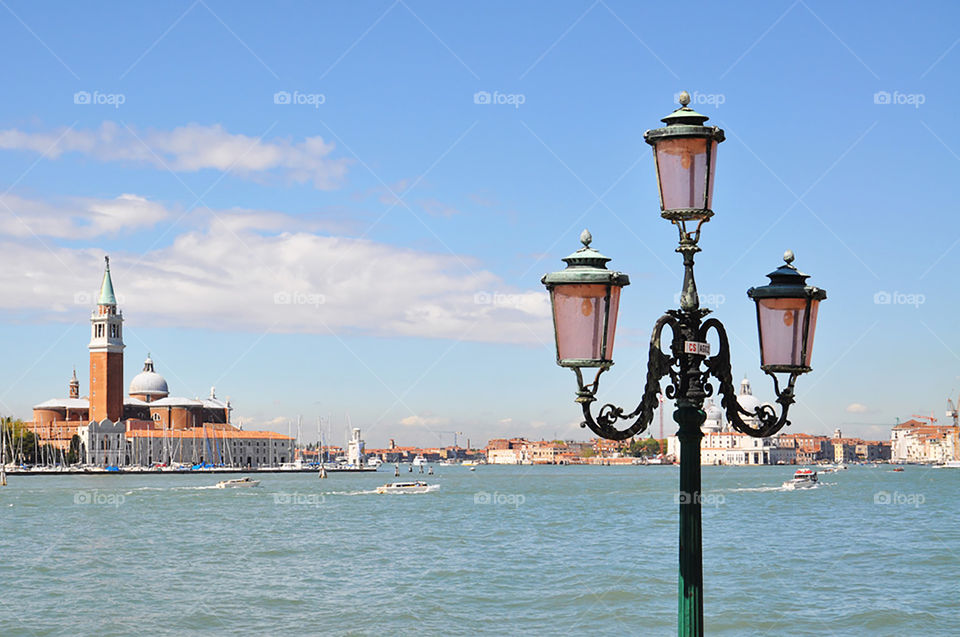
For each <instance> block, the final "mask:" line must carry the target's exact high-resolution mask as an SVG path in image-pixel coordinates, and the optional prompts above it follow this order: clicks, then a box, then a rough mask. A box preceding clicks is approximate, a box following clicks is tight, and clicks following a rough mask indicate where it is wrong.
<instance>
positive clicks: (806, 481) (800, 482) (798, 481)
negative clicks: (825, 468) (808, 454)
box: [783, 469, 817, 490]
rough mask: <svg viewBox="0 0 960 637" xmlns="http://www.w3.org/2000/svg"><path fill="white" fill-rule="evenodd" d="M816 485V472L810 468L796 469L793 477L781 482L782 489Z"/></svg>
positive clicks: (808, 487)
mask: <svg viewBox="0 0 960 637" xmlns="http://www.w3.org/2000/svg"><path fill="white" fill-rule="evenodd" d="M815 486H817V472H816V471H813V470H811V469H797V471H796V473H794V474H793V479H791V480H787V481H786V482H784V483H783V488H784V489H791V490H793V489H810V488H812V487H815Z"/></svg>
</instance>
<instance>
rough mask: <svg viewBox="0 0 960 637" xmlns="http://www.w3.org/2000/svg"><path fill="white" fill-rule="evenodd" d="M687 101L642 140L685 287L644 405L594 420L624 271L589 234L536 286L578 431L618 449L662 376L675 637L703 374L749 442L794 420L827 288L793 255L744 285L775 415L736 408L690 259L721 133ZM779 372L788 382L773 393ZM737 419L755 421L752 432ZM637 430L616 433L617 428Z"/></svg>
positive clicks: (693, 517)
mask: <svg viewBox="0 0 960 637" xmlns="http://www.w3.org/2000/svg"><path fill="white" fill-rule="evenodd" d="M689 103H690V96H689V95H688V94H687V93H686V91H684V92H683V93H681V94H680V108H678V109H676V110H675V111H674V112H673V113H671V114H670V115H668V116H666V117H665V118H663V120H662V121H663V122H664V123H665V124H666V126H664V127H662V128H658V129H656V130H651V131H647V133H646V134H645V135H644V138H645V140H646V142H647V143H648V144H650V145H651V146H653V153H654V159H655V161H656V168H657V180H658V185H659V190H660V210H661V213H660V215H661V216H662V217H663V218H664V219H667V220H668V221H670V222H671V223H672V224H673V225H675V226H676V227H677V229H678V231H679V233H680V240H679V245H678V247H677V248H676V251H677V252H679V253H680V254H681V255H682V256H683V267H684V276H683V289H682V290H681V294H680V308H679V309H677V310H668V311H667V312H666V314H664V315H663V316H661V317H660V318H659V319H658V320H657V322H656V324H655V325H654V329H653V334H652V336H651V338H650V350H649V355H648V363H647V378H646V385H645V387H644V390H643V395H642V397H641V399H640V404H639V405H637V408H636V409H634V410H633V411H631V412H629V413H625V410H624V409H623V408H621V407H617V406H615V405H612V404H605V405H603V406H602V407H601V408H600V409H599V411H598V412H597V415H596V416H594V415H593V411H592V403H594V402H595V401H596V395H597V391H598V389H599V385H600V376H601V375H602V374H603V373H604V372H605V371H607V370H608V369H609V368H610V366H611V365H613V341H614V334H615V331H616V320H617V311H618V307H619V302H620V291H621V289H622V288H623V286H625V285H628V284H629V278H628V277H627V275H626V274H623V273H621V272H615V271H611V270H608V269H607V268H606V265H607V263H608V262H609V261H610V259H609V258H608V257H605V256H603V255H602V254H600V253H599V252H597V251H596V250H594V249H593V248H591V247H590V243H591V242H592V240H593V238H592V237H591V235H590V233H589V232H588V231H586V230H584V231H583V233H582V234H581V236H580V240H581V242H582V243H583V247H582V248H581V249H580V250H578V251H577V252H575V253H573V254H571V255H570V256H568V257H566V258H565V259H563V260H564V261H565V262H566V263H567V267H566V269H564V270H561V271H559V272H553V273H550V274H547V275H546V276H544V277H543V283H544V285H546V287H547V290H548V291H549V292H550V300H551V305H552V308H553V322H554V331H555V335H556V345H557V363H558V364H559V365H561V366H563V367H569V368H572V369H573V371H574V373H575V374H576V377H577V398H576V402H578V403H580V406H581V408H582V410H583V418H584V420H583V423H582V426H586V427H589V428H590V429H591V430H592V431H593V432H594V433H595V434H597V435H598V436H600V437H602V438H607V439H610V440H625V439H627V438H630V437H632V436H635V435H637V434H639V433H642V432H643V431H644V430H645V429H646V428H647V426H648V425H649V424H650V422H651V421H652V419H653V413H654V410H655V409H656V407H657V406H658V404H659V394H660V393H661V387H660V383H661V379H663V378H664V377H669V382H668V384H667V387H666V389H665V391H664V392H663V393H664V394H665V395H666V397H667V398H669V399H672V400H674V401H675V403H676V410H675V411H674V413H673V419H674V420H675V421H676V422H677V425H678V426H679V430H678V432H677V437H678V439H679V441H680V494H679V505H680V569H679V580H678V588H679V590H678V609H677V632H678V634H679V635H680V636H681V637H699V636H702V635H703V555H702V545H701V525H700V439H701V438H702V437H703V433H702V432H701V429H700V426H701V425H702V424H703V421H704V419H705V414H704V411H703V401H704V399H705V398H707V397H709V396H711V395H713V391H714V390H713V386H712V385H711V384H710V380H711V377H712V379H713V380H714V381H715V382H716V384H717V391H718V393H719V394H720V397H721V403H720V404H721V407H722V408H723V411H724V412H725V415H726V417H727V419H728V420H729V422H730V424H731V425H732V426H733V427H734V429H736V430H737V431H739V432H742V433H745V434H748V435H750V436H754V437H766V436H771V435H773V434H775V433H777V432H778V431H780V430H781V429H782V428H783V427H785V426H786V425H789V424H790V422H789V421H788V420H787V412H788V411H789V408H790V405H791V404H793V402H794V385H795V383H796V380H797V378H798V377H799V376H800V375H801V374H805V373H807V372H809V371H810V370H811V368H810V357H811V352H812V348H813V336H814V331H815V328H816V321H817V309H818V307H819V304H820V301H822V300H823V299H825V298H826V296H827V294H826V291H825V290H823V289H820V288H817V287H813V286H809V285H807V284H806V279H807V275H806V274H803V273H801V272H799V271H798V270H797V269H796V267H794V265H793V260H794V255H793V253H792V252H791V251H789V250H788V251H787V252H786V253H785V254H784V264H783V265H781V266H780V267H779V268H777V269H776V270H775V271H773V272H771V273H770V274H768V275H767V276H768V277H769V279H770V283H769V284H767V285H764V286H761V287H755V288H750V290H748V291H747V295H748V296H749V297H750V298H751V299H753V300H754V301H755V302H756V308H757V327H758V330H759V337H760V364H761V367H760V368H761V369H762V370H763V371H764V372H765V373H766V374H768V375H769V376H770V377H771V378H772V379H773V386H774V391H775V392H776V395H777V403H778V404H779V405H780V414H779V415H777V413H776V410H775V408H774V407H773V406H772V405H770V404H763V405H760V406H759V407H757V408H756V409H755V410H754V411H753V412H750V411H747V410H745V409H744V408H742V407H741V406H740V403H739V402H738V401H737V397H736V392H735V389H734V386H733V376H732V372H731V369H730V350H729V342H728V340H727V334H726V330H725V329H724V327H723V324H722V323H721V322H720V321H718V320H717V319H715V318H706V316H707V315H708V314H709V313H710V310H707V309H702V308H701V307H700V301H699V298H698V297H697V285H696V281H695V279H694V274H693V265H694V255H695V254H696V253H697V252H699V251H700V248H699V247H698V246H697V243H698V242H699V239H700V230H701V228H702V227H703V224H704V223H706V222H707V221H709V220H710V218H711V217H712V216H713V210H712V209H711V206H712V198H713V182H714V175H715V172H716V153H717V145H718V144H719V143H720V142H722V141H723V140H724V134H723V131H722V130H721V129H719V128H717V127H715V126H705V125H704V123H705V122H706V121H707V119H708V118H707V117H706V116H704V115H701V114H700V113H697V112H696V111H694V110H693V109H692V108H690V107H689V106H688V104H689ZM665 327H669V328H670V331H671V333H672V338H671V340H670V348H669V353H665V352H664V351H663V350H662V348H661V335H662V333H663V329H664V328H665ZM711 331H713V332H714V333H715V336H716V339H717V341H718V344H719V347H718V351H717V352H715V353H713V355H712V356H711V351H710V349H711V348H710V345H709V344H708V342H707V338H708V335H709V334H710V332H711ZM584 368H595V369H596V374H595V375H594V377H593V380H592V381H589V382H585V381H584V372H583V369H584ZM777 374H782V375H785V376H786V384H785V385H784V386H783V387H782V388H781V381H780V378H779V377H778V376H777ZM744 416H746V417H748V418H749V419H751V420H753V421H755V423H756V424H753V423H748V422H746V421H745V420H744V418H743V417H744ZM621 420H623V421H633V422H631V423H630V424H629V425H628V426H626V427H625V428H622V429H621V428H618V427H617V426H616V425H617V423H618V422H619V421H621Z"/></svg>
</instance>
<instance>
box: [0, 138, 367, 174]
mask: <svg viewBox="0 0 960 637" xmlns="http://www.w3.org/2000/svg"><path fill="white" fill-rule="evenodd" d="M0 148H2V149H7V150H29V151H33V152H36V153H45V154H46V156H47V157H49V158H51V159H56V158H58V157H60V156H61V155H63V154H65V153H81V154H84V155H89V156H91V157H94V158H96V159H99V160H101V161H122V162H137V163H146V164H151V165H153V166H156V167H158V168H169V169H170V170H173V171H177V172H195V171H199V170H205V169H213V170H220V171H226V170H230V171H231V172H232V173H235V174H238V175H240V176H246V177H258V178H264V177H266V176H268V175H278V176H281V177H283V178H285V179H287V180H289V181H292V182H296V183H304V182H312V183H313V185H314V186H315V187H316V188H319V189H321V190H332V189H334V188H337V187H338V186H339V184H340V183H341V181H342V180H343V178H344V177H345V176H346V172H347V165H348V163H349V160H346V159H333V158H331V157H330V155H331V153H332V152H333V150H334V144H332V143H327V142H325V141H324V140H323V138H322V137H319V136H317V137H307V138H305V139H304V140H303V141H300V142H293V141H291V140H288V139H273V140H270V141H266V140H262V139H258V138H256V137H251V136H248V135H243V134H237V133H229V132H227V131H226V130H224V128H223V127H222V126H221V125H219V124H214V125H211V126H203V125H201V124H187V125H186V126H179V127H177V128H174V129H172V130H167V131H161V130H145V131H137V130H134V129H128V128H127V127H126V126H121V125H119V124H117V123H116V122H109V121H108V122H104V123H103V124H102V125H101V126H100V128H99V129H94V130H75V129H66V128H61V129H58V130H56V131H52V132H41V133H29V132H25V131H21V130H18V129H7V130H0Z"/></svg>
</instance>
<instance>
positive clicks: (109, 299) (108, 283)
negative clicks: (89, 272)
mask: <svg viewBox="0 0 960 637" xmlns="http://www.w3.org/2000/svg"><path fill="white" fill-rule="evenodd" d="M103 260H104V261H106V262H107V268H106V270H104V271H103V283H101V284H100V300H99V301H97V305H116V304H117V297H116V296H114V294H113V280H112V279H111V278H110V257H103Z"/></svg>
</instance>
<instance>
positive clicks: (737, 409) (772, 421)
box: [698, 318, 797, 438]
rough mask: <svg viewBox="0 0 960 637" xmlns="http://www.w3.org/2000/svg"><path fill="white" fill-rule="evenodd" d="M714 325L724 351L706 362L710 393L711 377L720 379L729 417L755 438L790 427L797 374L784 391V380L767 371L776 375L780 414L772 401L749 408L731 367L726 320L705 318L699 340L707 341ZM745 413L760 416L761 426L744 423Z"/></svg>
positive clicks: (739, 429)
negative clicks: (740, 397)
mask: <svg viewBox="0 0 960 637" xmlns="http://www.w3.org/2000/svg"><path fill="white" fill-rule="evenodd" d="M711 328H713V329H714V330H716V332H717V338H718V340H719V341H720V351H718V352H717V354H716V355H715V356H711V357H709V358H707V359H706V360H705V361H704V365H706V368H707V370H706V371H705V372H704V374H703V380H704V386H705V388H707V393H708V395H709V394H710V393H712V387H710V386H709V385H708V384H707V380H708V378H709V377H710V376H713V377H714V378H715V379H717V381H718V382H719V384H720V387H719V393H720V396H721V400H720V406H721V407H722V408H723V410H724V413H725V414H726V416H727V420H729V421H730V424H731V425H732V426H733V428H734V429H736V430H737V431H739V432H740V433H745V434H747V435H750V436H753V437H755V438H765V437H767V436H772V435H773V434H775V433H777V432H778V431H780V430H781V429H783V428H784V427H786V426H788V425H789V424H790V421H789V420H787V412H788V411H789V409H790V405H792V404H793V402H794V394H793V386H794V383H795V382H796V380H797V374H790V381H789V383H787V386H786V388H784V389H783V390H782V391H781V390H780V382H779V381H778V380H777V377H776V375H775V374H773V373H772V372H769V371H768V372H767V374H768V375H769V376H770V377H771V378H773V388H774V391H775V392H776V394H777V403H779V404H780V407H781V409H780V416H779V417H778V416H777V412H776V410H775V409H774V408H773V406H772V405H770V404H764V405H760V406H759V407H757V408H756V410H755V411H753V412H750V411H747V410H746V409H744V408H743V407H741V406H740V402H739V401H738V400H737V393H736V390H735V389H734V386H733V374H732V371H731V368H730V345H729V342H728V341H727V331H726V330H725V329H724V327H723V323H721V322H720V321H718V320H717V319H714V318H711V319H707V320H706V321H704V322H703V325H702V326H701V327H700V332H699V339H698V340H701V341H706V340H707V332H709V331H710V329H711ZM741 415H743V416H750V417H751V418H756V419H757V422H758V423H759V426H758V427H754V426H751V425H748V424H747V423H746V422H744V420H743V418H742V417H741Z"/></svg>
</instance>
